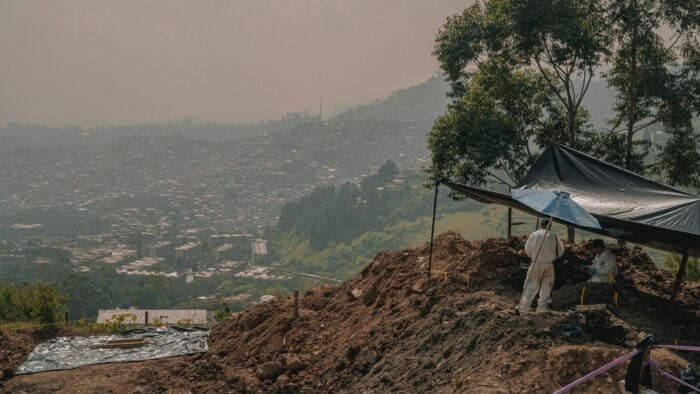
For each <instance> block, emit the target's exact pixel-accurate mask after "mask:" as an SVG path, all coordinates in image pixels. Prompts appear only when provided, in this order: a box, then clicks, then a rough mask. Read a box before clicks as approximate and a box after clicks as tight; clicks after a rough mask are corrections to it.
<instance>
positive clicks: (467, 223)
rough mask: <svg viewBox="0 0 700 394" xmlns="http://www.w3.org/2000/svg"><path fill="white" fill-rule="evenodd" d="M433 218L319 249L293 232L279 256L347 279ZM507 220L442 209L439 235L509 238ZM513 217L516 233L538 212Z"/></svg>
mask: <svg viewBox="0 0 700 394" xmlns="http://www.w3.org/2000/svg"><path fill="white" fill-rule="evenodd" d="M430 219H431V218H430V217H420V218H418V219H416V220H413V221H400V222H398V223H396V224H392V225H389V226H387V227H385V228H383V229H381V230H379V231H372V232H367V233H364V234H362V235H361V236H360V237H358V238H356V239H355V240H353V242H352V243H350V244H349V245H346V244H338V245H336V246H335V247H330V248H326V249H322V250H318V251H315V250H312V249H311V248H310V246H309V243H308V241H297V240H294V239H293V238H291V237H288V238H286V239H284V240H283V241H281V242H279V243H278V244H277V245H275V246H276V247H277V248H278V255H279V256H283V257H282V258H281V259H280V262H281V263H282V265H286V266H287V268H288V269H289V270H290V271H294V272H305V273H314V274H318V275H321V276H327V277H331V278H337V279H347V278H349V277H352V276H353V275H355V274H356V273H357V272H359V271H360V270H361V269H362V268H363V267H364V266H365V265H366V264H367V263H369V262H370V261H371V260H372V258H374V256H375V255H376V254H377V252H379V251H381V250H401V249H405V248H408V247H415V246H420V245H423V244H425V243H426V242H428V241H429V240H430ZM506 220H507V210H506V208H505V207H502V206H496V205H484V207H483V208H482V209H480V210H477V211H467V212H457V213H448V214H444V215H441V214H439V213H438V218H437V220H436V223H435V234H436V235H437V234H441V233H443V232H445V231H448V230H449V231H455V232H457V233H460V234H461V235H462V236H463V237H464V238H465V239H468V240H476V239H484V238H490V237H505V235H506ZM513 222H514V223H518V222H520V223H522V224H520V225H516V226H514V227H513V235H514V236H524V235H528V234H530V232H532V230H534V228H535V219H534V217H532V216H530V215H527V214H524V213H521V212H518V211H514V212H513ZM553 228H554V230H555V232H556V233H557V234H559V235H560V236H561V237H565V234H566V232H565V231H566V230H565V227H564V226H561V225H554V227H553ZM593 237H595V235H594V234H590V233H586V232H583V231H579V232H577V238H578V239H591V238H593ZM646 249H647V252H648V253H650V255H651V257H652V259H653V260H654V261H655V262H656V263H657V264H658V265H660V264H661V263H663V261H664V260H665V258H666V253H665V252H661V251H656V250H654V249H648V248H646ZM289 262H291V263H289ZM285 263H286V264H285Z"/></svg>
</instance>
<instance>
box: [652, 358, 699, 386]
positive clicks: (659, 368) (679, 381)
mask: <svg viewBox="0 0 700 394" xmlns="http://www.w3.org/2000/svg"><path fill="white" fill-rule="evenodd" d="M649 365H651V366H652V368H654V369H655V370H656V372H658V373H660V374H661V375H663V376H665V377H667V378H669V379H671V380H673V381H675V382H676V383H679V384H682V385H683V386H685V387H688V388H690V389H692V390H693V391H694V392H696V393H700V391H699V390H698V388H697V387H693V386H691V385H689V384H688V383H686V382H684V381H682V380H680V379H678V378H677V377H675V376H673V375H671V374H670V373H668V372H666V371H664V370H663V369H661V367H659V364H657V363H655V362H654V361H652V360H649Z"/></svg>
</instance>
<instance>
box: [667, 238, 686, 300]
mask: <svg viewBox="0 0 700 394" xmlns="http://www.w3.org/2000/svg"><path fill="white" fill-rule="evenodd" d="M687 264H688V248H685V249H684V250H683V260H681V265H680V266H678V272H677V273H676V282H675V283H674V284H673V291H672V292H671V302H675V301H676V297H677V296H678V291H679V290H680V289H681V284H682V283H683V275H685V266H686V265H687Z"/></svg>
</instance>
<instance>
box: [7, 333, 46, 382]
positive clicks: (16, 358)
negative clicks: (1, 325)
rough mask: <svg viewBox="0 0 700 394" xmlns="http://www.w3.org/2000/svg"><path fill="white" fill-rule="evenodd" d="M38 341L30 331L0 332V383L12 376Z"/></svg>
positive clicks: (37, 337) (37, 336) (38, 338)
mask: <svg viewBox="0 0 700 394" xmlns="http://www.w3.org/2000/svg"><path fill="white" fill-rule="evenodd" d="M40 339H41V337H40V336H39V335H37V334H36V333H35V332H33V331H31V330H13V331H9V330H8V331H2V330H0V381H2V380H3V378H8V377H10V376H12V374H13V373H14V371H15V370H17V367H19V366H20V364H22V363H23V362H24V360H25V359H26V358H27V356H28V355H29V353H31V352H32V350H34V347H35V346H36V345H37V343H39V342H40ZM0 387H1V386H0Z"/></svg>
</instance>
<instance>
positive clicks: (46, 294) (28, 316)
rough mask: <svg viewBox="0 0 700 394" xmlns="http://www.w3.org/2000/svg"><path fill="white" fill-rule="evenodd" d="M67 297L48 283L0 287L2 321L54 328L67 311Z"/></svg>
mask: <svg viewBox="0 0 700 394" xmlns="http://www.w3.org/2000/svg"><path fill="white" fill-rule="evenodd" d="M66 301H67V299H66V297H65V296H64V295H62V294H60V293H59V292H58V291H57V290H56V288H55V287H54V286H52V285H51V284H48V283H43V282H39V283H32V284H24V285H15V284H7V285H0V321H5V322H13V321H36V322H38V323H40V324H42V325H46V326H52V325H53V324H54V323H56V322H58V321H59V320H60V319H61V316H62V315H63V313H64V312H65V310H66Z"/></svg>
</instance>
